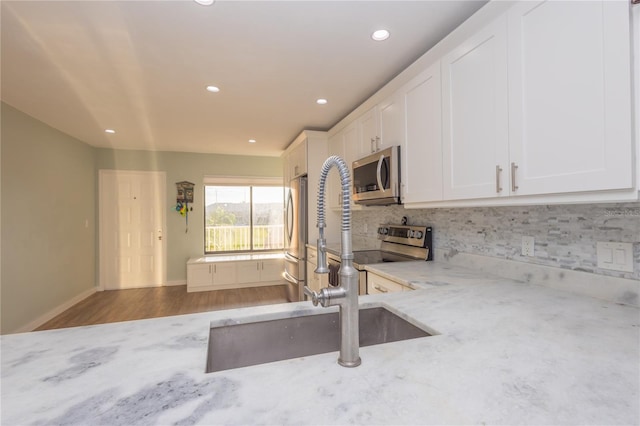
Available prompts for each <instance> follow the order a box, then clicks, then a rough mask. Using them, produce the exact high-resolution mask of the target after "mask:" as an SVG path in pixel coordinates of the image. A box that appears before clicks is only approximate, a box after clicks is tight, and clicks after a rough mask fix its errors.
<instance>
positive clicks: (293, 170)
mask: <svg viewBox="0 0 640 426" xmlns="http://www.w3.org/2000/svg"><path fill="white" fill-rule="evenodd" d="M306 173H307V141H306V140H304V141H303V142H302V143H301V144H300V145H298V146H297V147H296V148H294V149H293V150H292V151H291V153H290V158H289V174H290V177H291V179H293V178H296V177H298V176H302V175H304V174H306Z"/></svg>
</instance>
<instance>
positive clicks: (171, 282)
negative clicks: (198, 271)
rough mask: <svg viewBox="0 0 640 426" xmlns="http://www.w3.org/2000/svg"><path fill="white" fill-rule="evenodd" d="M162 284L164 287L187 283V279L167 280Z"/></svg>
mask: <svg viewBox="0 0 640 426" xmlns="http://www.w3.org/2000/svg"><path fill="white" fill-rule="evenodd" d="M164 285H165V286H166V287H169V286H172V285H187V280H175V281H167V282H166V283H165V284H164Z"/></svg>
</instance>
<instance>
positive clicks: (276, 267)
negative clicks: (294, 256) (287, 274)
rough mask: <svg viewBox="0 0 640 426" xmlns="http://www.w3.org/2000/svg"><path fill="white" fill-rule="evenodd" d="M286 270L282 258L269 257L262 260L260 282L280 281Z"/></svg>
mask: <svg viewBox="0 0 640 426" xmlns="http://www.w3.org/2000/svg"><path fill="white" fill-rule="evenodd" d="M282 271H284V261H283V260H282V259H269V260H263V261H261V262H260V282H268V281H280V280H282Z"/></svg>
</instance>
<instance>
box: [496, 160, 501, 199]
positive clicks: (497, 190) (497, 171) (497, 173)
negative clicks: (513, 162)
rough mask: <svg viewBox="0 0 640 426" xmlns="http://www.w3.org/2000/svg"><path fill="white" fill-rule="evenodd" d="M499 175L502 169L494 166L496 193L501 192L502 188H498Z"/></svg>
mask: <svg viewBox="0 0 640 426" xmlns="http://www.w3.org/2000/svg"><path fill="white" fill-rule="evenodd" d="M500 173H502V167H500V166H496V192H497V193H500V192H502V187H501V186H500Z"/></svg>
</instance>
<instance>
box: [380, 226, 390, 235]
mask: <svg viewBox="0 0 640 426" xmlns="http://www.w3.org/2000/svg"><path fill="white" fill-rule="evenodd" d="M379 232H380V234H382V235H387V234H388V233H389V228H385V227H381V228H380V230H379Z"/></svg>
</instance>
